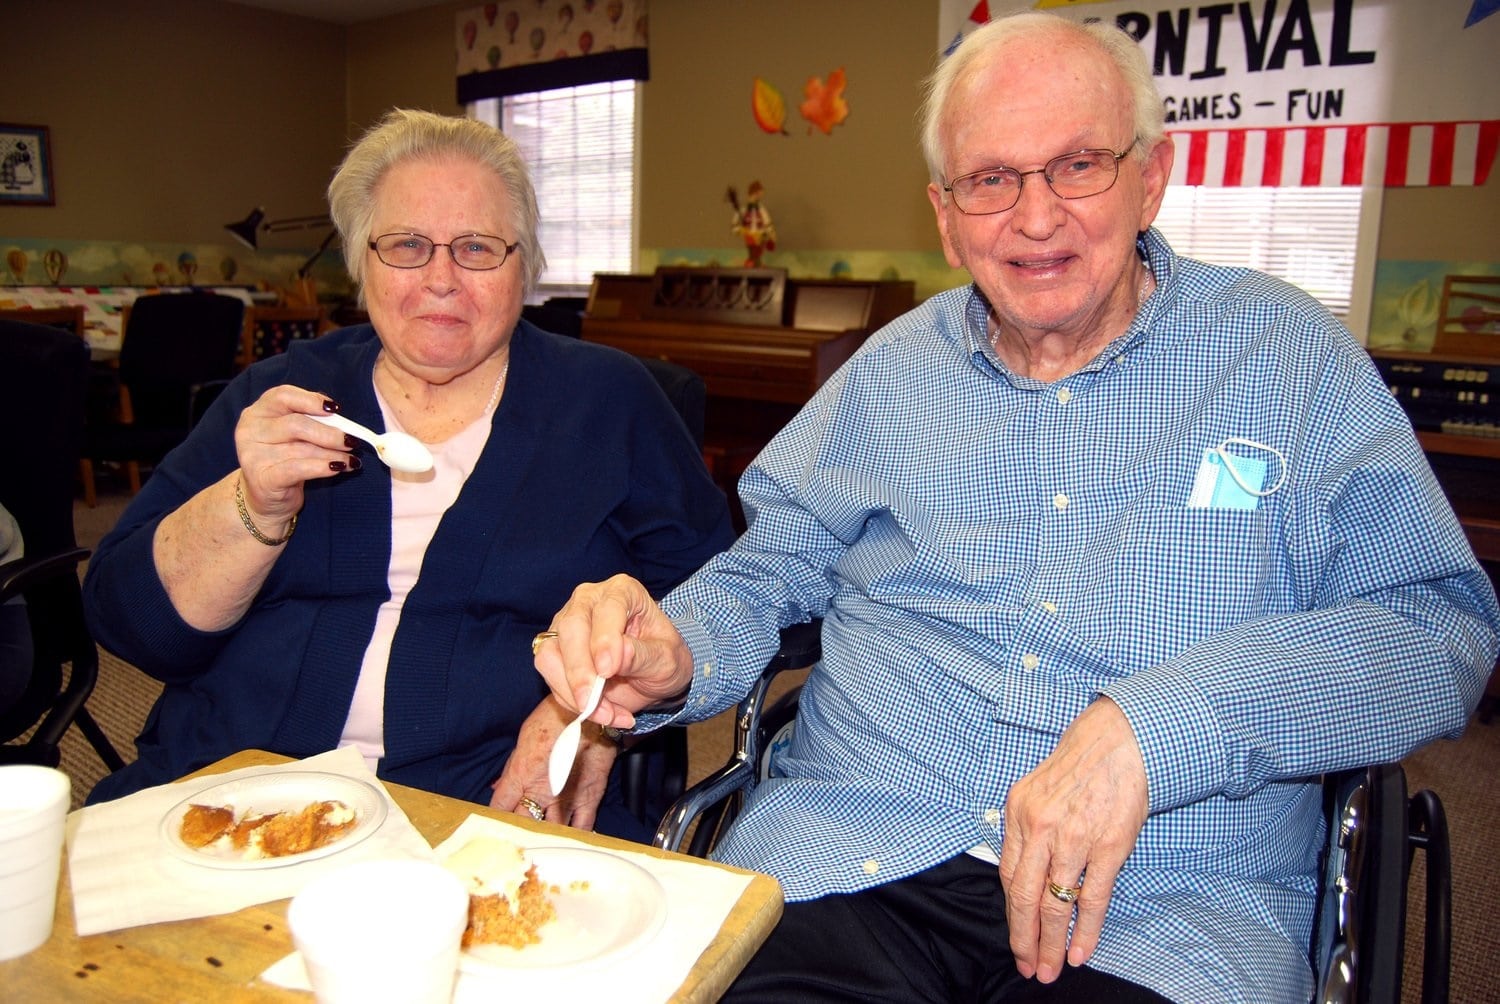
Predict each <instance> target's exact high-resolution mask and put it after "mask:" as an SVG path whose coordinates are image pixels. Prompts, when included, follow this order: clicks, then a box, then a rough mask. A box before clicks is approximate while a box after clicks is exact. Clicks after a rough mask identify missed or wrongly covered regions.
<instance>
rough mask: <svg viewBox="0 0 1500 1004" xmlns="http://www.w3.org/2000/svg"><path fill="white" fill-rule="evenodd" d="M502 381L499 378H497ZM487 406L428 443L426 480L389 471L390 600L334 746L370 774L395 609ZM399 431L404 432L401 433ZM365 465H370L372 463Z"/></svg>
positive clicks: (457, 486) (477, 448) (474, 443)
mask: <svg viewBox="0 0 1500 1004" xmlns="http://www.w3.org/2000/svg"><path fill="white" fill-rule="evenodd" d="M502 379H503V376H502ZM375 398H376V400H377V401H379V402H380V413H381V414H382V415H383V416H385V427H386V428H387V429H400V428H401V425H400V423H399V422H397V421H396V416H395V413H394V412H392V411H391V408H390V405H389V404H387V403H386V400H385V398H384V396H382V395H381V393H380V390H379V388H377V389H376V391H375ZM492 412H493V404H491V407H489V408H486V409H485V411H484V414H483V415H481V416H480V417H479V418H477V419H475V420H474V422H472V423H471V424H470V425H469V426H468V427H467V428H465V429H464V430H463V431H462V432H460V433H458V434H457V435H456V436H454V437H453V438H451V439H448V440H445V441H444V442H441V443H428V444H427V448H428V449H429V450H430V451H431V452H432V459H433V469H432V470H430V471H428V472H427V473H426V474H402V473H400V472H399V471H391V472H390V473H391V564H390V569H389V570H388V572H387V575H386V579H387V582H388V584H389V586H390V590H391V598H390V599H388V600H386V601H385V602H384V603H382V604H381V605H380V610H379V611H378V612H377V613H376V615H375V631H374V633H373V634H371V635H370V644H369V645H368V646H367V647H366V648H365V658H364V662H363V663H362V664H361V665H360V668H359V680H358V682H356V683H355V685H354V700H353V701H352V702H351V703H350V705H349V717H348V719H347V720H346V721H345V722H344V734H343V735H342V736H341V737H340V739H339V746H340V747H341V748H342V747H344V746H357V747H359V751H360V753H361V754H362V755H363V756H364V758H365V763H366V765H368V766H369V768H370V770H371V771H374V770H375V769H376V767H377V766H378V764H379V762H380V758H381V757H383V756H384V755H385V673H386V667H387V664H388V663H389V662H390V657H391V641H392V640H393V639H394V638H395V636H396V625H397V624H399V623H400V621H401V608H402V606H403V605H404V604H405V603H406V597H407V594H408V593H410V592H411V590H412V587H413V586H415V585H416V583H417V575H418V574H419V573H420V572H421V570H422V559H423V557H424V556H425V555H426V554H427V545H428V544H429V543H431V542H432V535H433V534H434V533H436V532H437V526H438V522H439V521H440V520H441V519H442V518H443V513H445V512H447V511H448V508H449V507H450V506H452V505H453V502H454V500H455V499H457V498H458V493H459V491H460V490H461V489H462V488H463V486H464V482H465V481H466V480H467V479H468V477H469V475H470V474H471V473H472V472H473V470H474V465H475V464H477V463H478V462H479V455H480V453H481V452H483V450H484V444H485V441H486V440H488V439H489V435H490V416H491V414H492ZM402 431H405V430H404V429H403V430H402ZM367 463H372V464H373V463H376V461H375V460H374V459H371V460H369V461H367Z"/></svg>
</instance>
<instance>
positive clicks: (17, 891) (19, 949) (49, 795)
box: [0, 764, 73, 959]
mask: <svg viewBox="0 0 1500 1004" xmlns="http://www.w3.org/2000/svg"><path fill="white" fill-rule="evenodd" d="M72 793H73V785H72V782H71V781H69V780H68V775H66V774H64V773H63V772H62V771H60V770H53V769H52V768H51V767H35V766H32V765H31V764H10V765H8V766H4V767H0V959H14V958H17V957H18V956H21V955H25V954H26V953H27V952H29V951H31V950H32V949H35V948H38V947H40V946H41V945H42V943H43V942H45V941H46V940H47V939H48V938H49V937H51V936H52V921H53V916H54V914H55V913H56V910H57V878H58V872H59V869H60V868H61V867H62V846H63V827H64V824H65V822H66V820H67V818H68V802H69V801H70V799H71V797H72Z"/></svg>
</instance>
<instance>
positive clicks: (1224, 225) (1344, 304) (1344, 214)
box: [1155, 185, 1380, 337]
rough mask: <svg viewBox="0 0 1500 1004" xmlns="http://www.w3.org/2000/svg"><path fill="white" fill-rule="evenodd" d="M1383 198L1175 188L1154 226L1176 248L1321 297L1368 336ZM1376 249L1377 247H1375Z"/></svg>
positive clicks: (1345, 190)
mask: <svg viewBox="0 0 1500 1004" xmlns="http://www.w3.org/2000/svg"><path fill="white" fill-rule="evenodd" d="M1379 205H1380V197H1379V193H1378V192H1372V193H1371V195H1370V197H1369V198H1365V192H1364V190H1362V189H1359V188H1352V187H1341V188H1335V187H1327V188H1229V187H1226V188H1217V187H1208V186H1195V185H1169V186H1168V187H1167V195H1166V198H1165V199H1163V200H1162V207H1161V212H1160V213H1159V214H1158V215H1157V217H1156V224H1155V225H1156V227H1157V229H1159V230H1160V231H1161V232H1162V233H1163V234H1164V235H1165V236H1166V238H1167V240H1168V241H1170V242H1171V244H1172V248H1173V250H1175V251H1177V252H1178V253H1179V254H1184V255H1187V256H1189V257H1192V258H1198V259H1201V260H1203V261H1210V262H1213V263H1215V264H1217V265H1243V266H1246V267H1249V268H1256V269H1260V270H1261V271H1263V272H1269V273H1270V274H1271V275H1274V276H1277V277H1279V278H1282V279H1285V280H1286V281H1287V282H1290V283H1292V284H1293V285H1295V286H1298V287H1300V288H1302V289H1304V290H1306V291H1307V292H1308V293H1310V294H1311V295H1312V296H1314V297H1316V298H1317V299H1318V300H1320V301H1321V302H1322V303H1323V305H1324V306H1325V307H1327V308H1328V309H1329V311H1330V312H1332V313H1333V314H1334V315H1335V316H1337V317H1338V318H1339V319H1340V320H1342V321H1344V323H1345V324H1346V325H1348V327H1349V328H1350V329H1351V330H1353V331H1355V332H1356V333H1357V334H1359V335H1360V336H1361V337H1363V334H1364V329H1365V328H1366V327H1367V320H1368V309H1369V308H1368V304H1369V298H1370V288H1371V285H1372V284H1373V281H1374V275H1373V272H1374V269H1373V267H1372V265H1371V262H1373V259H1374V255H1373V253H1365V252H1364V250H1363V249H1362V248H1361V236H1362V234H1367V235H1369V239H1370V240H1371V241H1373V240H1374V238H1375V236H1376V235H1377V232H1378V230H1379V220H1378V219H1375V220H1374V221H1373V222H1372V221H1371V220H1370V219H1369V217H1370V215H1371V214H1372V213H1378V212H1379ZM1371 251H1373V248H1372V249H1371Z"/></svg>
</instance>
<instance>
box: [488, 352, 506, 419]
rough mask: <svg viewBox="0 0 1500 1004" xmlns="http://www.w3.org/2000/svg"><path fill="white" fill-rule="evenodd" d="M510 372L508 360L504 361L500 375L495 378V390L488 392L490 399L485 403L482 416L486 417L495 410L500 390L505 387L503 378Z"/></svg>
mask: <svg viewBox="0 0 1500 1004" xmlns="http://www.w3.org/2000/svg"><path fill="white" fill-rule="evenodd" d="M509 372H510V360H509V359H506V360H505V365H504V366H502V367H500V375H499V376H498V377H496V378H495V389H494V390H492V391H490V399H489V401H487V402H486V403H485V406H484V414H486V415H488V414H489V413H490V412H492V411H494V410H495V406H496V405H497V404H499V403H500V388H501V387H504V386H505V376H506V374H508V373H509Z"/></svg>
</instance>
